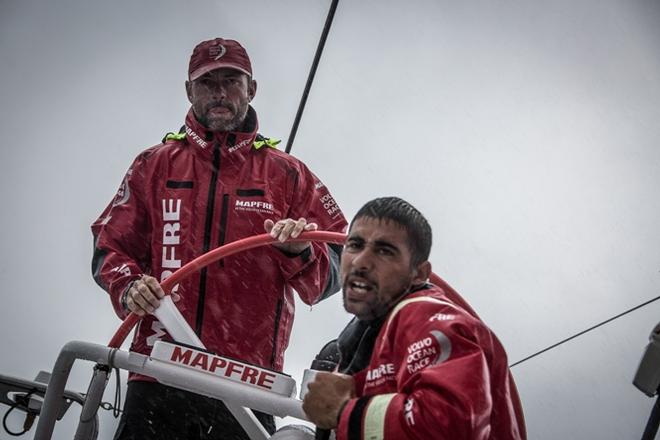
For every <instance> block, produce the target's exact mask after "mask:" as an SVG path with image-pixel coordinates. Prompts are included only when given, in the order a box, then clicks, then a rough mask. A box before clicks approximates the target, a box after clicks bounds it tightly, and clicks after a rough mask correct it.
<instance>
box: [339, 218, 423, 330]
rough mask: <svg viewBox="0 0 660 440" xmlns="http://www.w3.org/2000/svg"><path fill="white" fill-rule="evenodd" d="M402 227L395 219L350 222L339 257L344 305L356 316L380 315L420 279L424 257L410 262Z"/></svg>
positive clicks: (362, 318) (419, 282) (405, 234)
mask: <svg viewBox="0 0 660 440" xmlns="http://www.w3.org/2000/svg"><path fill="white" fill-rule="evenodd" d="M407 239H408V234H407V232H406V230H405V229H404V228H403V227H402V226H401V225H399V224H398V223H396V222H393V221H389V220H378V219H374V218H370V217H361V218H359V219H357V220H355V221H354V222H353V225H352V227H351V230H350V231H349V234H348V239H347V240H346V244H345V245H344V251H343V253H342V257H341V277H342V278H341V279H342V286H343V296H344V308H345V309H346V311H347V312H349V313H352V314H354V315H355V316H357V317H358V319H360V320H365V321H368V320H373V319H376V318H380V317H382V316H384V315H385V314H386V313H387V312H388V310H389V309H390V308H391V307H392V306H393V305H394V304H395V303H396V302H398V301H399V299H400V297H401V296H402V295H403V294H404V293H406V292H407V291H408V290H409V289H410V288H411V287H412V286H416V285H419V284H422V283H424V282H425V281H426V280H427V278H428V276H429V274H430V270H431V265H430V263H429V262H428V261H425V262H423V263H420V264H419V265H417V266H412V261H411V253H410V248H409V246H408V241H407Z"/></svg>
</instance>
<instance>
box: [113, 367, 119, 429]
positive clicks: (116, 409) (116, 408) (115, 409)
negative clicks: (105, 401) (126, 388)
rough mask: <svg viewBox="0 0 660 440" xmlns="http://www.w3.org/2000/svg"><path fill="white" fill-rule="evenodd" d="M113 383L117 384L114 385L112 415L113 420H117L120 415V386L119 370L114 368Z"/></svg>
mask: <svg viewBox="0 0 660 440" xmlns="http://www.w3.org/2000/svg"><path fill="white" fill-rule="evenodd" d="M115 382H117V384H116V385H115V402H114V406H113V408H112V415H113V416H114V418H115V419H116V418H118V417H119V414H121V409H119V408H120V407H121V384H120V383H119V368H117V367H115Z"/></svg>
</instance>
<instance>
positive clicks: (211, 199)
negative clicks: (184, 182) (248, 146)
mask: <svg viewBox="0 0 660 440" xmlns="http://www.w3.org/2000/svg"><path fill="white" fill-rule="evenodd" d="M218 174H220V145H219V144H218V142H217V141H216V142H215V143H214V146H213V172H212V173H211V182H210V183H209V196H208V199H207V202H206V223H205V224H204V247H203V249H202V254H205V253H207V252H208V251H209V249H210V247H211V229H212V227H213V210H214V208H215V188H216V184H217V182H218ZM206 276H207V268H206V267H205V268H204V269H202V270H201V272H200V276H199V297H198V300H197V320H196V322H195V333H197V336H199V338H200V339H201V337H202V322H203V320H204V302H205V299H206Z"/></svg>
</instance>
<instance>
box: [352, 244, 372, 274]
mask: <svg viewBox="0 0 660 440" xmlns="http://www.w3.org/2000/svg"><path fill="white" fill-rule="evenodd" d="M372 264H373V255H372V254H371V252H370V251H369V249H362V250H361V251H360V252H358V253H357V254H356V255H354V257H353V260H352V261H351V265H352V266H353V269H357V270H369V269H371V267H372Z"/></svg>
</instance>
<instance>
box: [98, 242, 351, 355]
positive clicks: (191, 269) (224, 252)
mask: <svg viewBox="0 0 660 440" xmlns="http://www.w3.org/2000/svg"><path fill="white" fill-rule="evenodd" d="M345 240H346V235H345V234H342V233H341V232H328V231H307V232H303V233H302V234H300V236H298V237H297V238H292V239H289V240H288V241H289V242H292V243H296V242H301V241H323V242H327V243H336V244H342V243H344V241H345ZM275 242H276V240H275V239H273V237H271V236H270V234H260V235H255V236H253V237H248V238H244V239H241V240H236V241H233V242H231V243H227V244H225V245H223V246H220V247H218V248H215V249H213V250H211V251H209V252H207V253H205V254H204V255H201V256H199V257H197V258H195V259H194V260H192V261H191V262H189V263H187V264H185V265H184V266H183V267H181V268H179V270H177V271H176V272H174V273H173V274H172V275H170V276H169V277H168V278H166V279H165V280H164V281H163V282H162V283H161V287H162V288H163V290H164V291H165V293H166V294H167V295H169V294H170V290H172V288H173V287H174V286H176V285H177V284H178V283H179V282H180V281H181V280H182V279H184V278H185V277H187V276H188V275H191V274H193V273H195V272H197V271H198V270H200V269H202V268H204V267H206V266H208V265H209V264H211V263H213V262H216V261H218V260H219V259H221V258H224V257H228V256H230V255H233V254H235V253H237V252H241V251H246V250H248V249H252V248H256V247H259V246H264V245H267V244H271V243H275ZM139 320H140V316H139V315H137V314H135V313H131V314H130V315H128V316H127V317H126V319H125V320H124V322H123V323H122V324H121V326H120V327H119V329H117V332H116V333H115V334H114V336H113V337H112V339H111V340H110V343H108V347H110V348H119V347H121V344H123V343H124V340H125V339H126V336H128V334H129V333H130V332H131V330H132V329H133V327H135V324H137V322H138V321H139Z"/></svg>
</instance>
